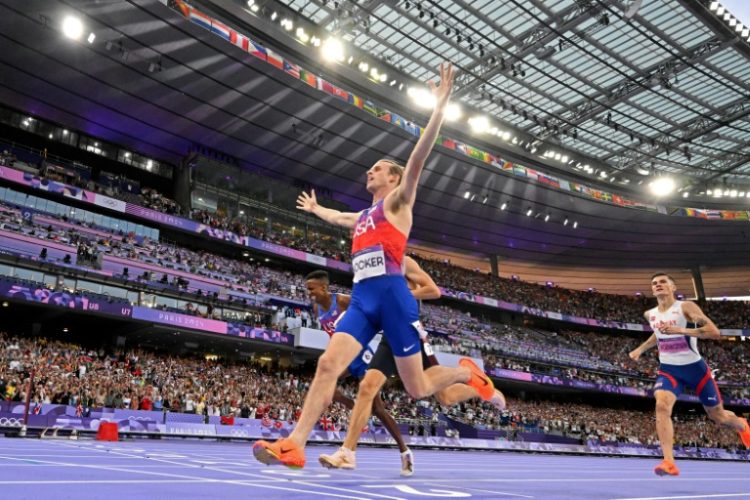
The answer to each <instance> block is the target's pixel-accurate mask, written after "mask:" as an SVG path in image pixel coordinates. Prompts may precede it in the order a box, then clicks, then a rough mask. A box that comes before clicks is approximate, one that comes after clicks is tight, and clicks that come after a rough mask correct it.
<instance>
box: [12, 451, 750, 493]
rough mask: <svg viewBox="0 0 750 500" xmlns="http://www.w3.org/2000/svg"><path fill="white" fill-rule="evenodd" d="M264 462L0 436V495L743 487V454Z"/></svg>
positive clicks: (392, 455) (746, 480) (311, 457)
mask: <svg viewBox="0 0 750 500" xmlns="http://www.w3.org/2000/svg"><path fill="white" fill-rule="evenodd" d="M330 451H333V448H332V447H318V446H315V447H310V448H308V450H307V460H308V466H307V468H305V469H304V470H302V471H299V472H294V471H290V470H287V469H285V468H276V467H265V466H263V465H261V464H259V463H257V462H255V460H254V459H253V458H252V455H251V453H250V445H249V444H246V443H245V444H243V443H217V442H209V441H192V440H191V441H180V440H165V441H146V440H137V441H128V442H120V443H99V442H96V441H52V440H44V441H41V440H36V439H34V440H32V439H26V440H22V439H7V438H0V498H7V499H16V500H17V499H26V498H28V499H34V500H38V499H39V498H54V499H60V498H75V499H82V498H91V499H106V500H114V499H120V498H128V499H131V498H132V499H139V500H144V499H156V498H178V499H188V498H201V499H207V498H216V499H222V500H226V499H230V498H243V499H253V498H262V499H282V498H284V499H288V498H361V499H368V498H370V499H372V498H375V499H401V498H403V499H417V498H419V499H429V498H508V499H511V498H537V499H576V500H579V499H580V500H583V499H664V500H667V499H688V498H750V463H748V462H709V461H703V462H699V461H682V462H680V463H679V465H680V467H681V468H682V475H681V476H680V477H678V478H659V477H656V476H654V474H653V473H652V471H651V470H652V468H653V467H654V465H656V463H657V462H656V461H655V460H653V459H636V458H632V459H631V458H598V457H578V456H554V455H526V454H509V453H490V452H458V451H432V450H430V451H428V450H424V451H422V450H416V451H415V454H416V474H415V475H414V476H413V477H411V478H402V477H401V476H400V475H399V468H400V462H399V458H398V453H397V451H396V450H394V449H372V448H362V449H360V451H359V452H358V454H357V465H358V468H357V470H356V471H328V470H325V469H322V468H321V467H320V466H319V465H318V463H317V456H318V454H319V453H321V452H330Z"/></svg>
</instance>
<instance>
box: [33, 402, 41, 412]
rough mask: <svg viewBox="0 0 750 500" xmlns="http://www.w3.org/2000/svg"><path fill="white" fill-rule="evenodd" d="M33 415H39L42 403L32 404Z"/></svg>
mask: <svg viewBox="0 0 750 500" xmlns="http://www.w3.org/2000/svg"><path fill="white" fill-rule="evenodd" d="M33 413H34V415H39V414H40V413H42V405H41V404H39V403H37V404H36V406H34V412H33Z"/></svg>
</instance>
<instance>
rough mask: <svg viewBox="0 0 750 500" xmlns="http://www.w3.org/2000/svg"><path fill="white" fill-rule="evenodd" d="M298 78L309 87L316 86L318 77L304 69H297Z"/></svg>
mask: <svg viewBox="0 0 750 500" xmlns="http://www.w3.org/2000/svg"><path fill="white" fill-rule="evenodd" d="M299 79H300V80H302V81H303V82H305V83H306V84H308V85H309V86H311V87H314V88H316V89H317V88H318V77H317V76H315V75H314V74H313V73H310V72H309V71H307V70H306V69H302V68H300V69H299Z"/></svg>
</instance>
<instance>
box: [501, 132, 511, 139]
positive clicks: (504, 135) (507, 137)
mask: <svg viewBox="0 0 750 500" xmlns="http://www.w3.org/2000/svg"><path fill="white" fill-rule="evenodd" d="M511 137H512V135H511V133H510V132H503V139H505V140H506V141H509V140H510V138H511Z"/></svg>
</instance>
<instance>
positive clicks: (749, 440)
mask: <svg viewBox="0 0 750 500" xmlns="http://www.w3.org/2000/svg"><path fill="white" fill-rule="evenodd" d="M740 420H742V421H743V422H745V428H744V429H743V430H741V431H740V439H742V444H744V445H745V448H750V425H749V424H748V423H747V419H746V418H741V419H740Z"/></svg>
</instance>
